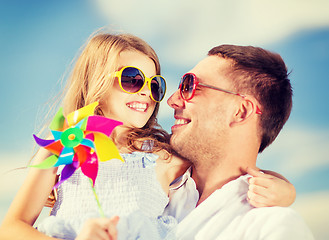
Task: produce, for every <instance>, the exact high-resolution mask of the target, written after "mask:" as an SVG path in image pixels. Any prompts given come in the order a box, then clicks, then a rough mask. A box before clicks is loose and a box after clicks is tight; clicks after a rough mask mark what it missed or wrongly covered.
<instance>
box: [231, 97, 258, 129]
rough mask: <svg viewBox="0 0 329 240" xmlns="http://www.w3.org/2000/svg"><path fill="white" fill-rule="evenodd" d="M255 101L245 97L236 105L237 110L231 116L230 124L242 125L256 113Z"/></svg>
mask: <svg viewBox="0 0 329 240" xmlns="http://www.w3.org/2000/svg"><path fill="white" fill-rule="evenodd" d="M255 102H256V100H255V99H253V98H252V97H249V96H245V97H244V98H243V100H242V101H241V102H240V104H239V105H238V107H239V108H238V109H237V111H236V113H235V115H234V116H233V121H232V124H243V123H244V122H246V121H248V120H249V119H250V118H251V117H252V116H254V115H255V114H256V113H257V111H258V110H257V105H256V104H255Z"/></svg>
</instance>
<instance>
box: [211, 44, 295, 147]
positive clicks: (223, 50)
mask: <svg viewBox="0 0 329 240" xmlns="http://www.w3.org/2000/svg"><path fill="white" fill-rule="evenodd" d="M208 55H209V56H213V55H215V56H219V57H222V58H224V59H230V60H231V61H232V65H231V69H228V72H227V76H228V77H229V78H230V79H232V81H233V85H234V88H235V91H238V92H240V93H242V94H249V95H252V96H253V97H255V98H256V99H257V101H258V102H259V103H260V109H261V111H262V115H261V116H260V127H261V133H260V134H261V135H260V136H261V144H260V148H259V152H262V151H263V150H264V149H265V148H266V147H267V146H269V145H270V144H271V143H272V142H273V141H274V139H275V138H276V137H277V135H278V134H279V132H280V131H281V129H282V127H283V125H284V124H285V123H286V121H287V120H288V118H289V115H290V112H291V108H292V88H291V84H290V80H289V79H288V75H289V74H288V73H287V67H286V65H285V63H284V61H283V60H282V58H281V56H280V55H279V54H276V53H272V52H270V51H267V50H264V49H262V48H258V47H252V46H235V45H220V46H218V47H214V48H213V49H211V50H210V51H209V52H208Z"/></svg>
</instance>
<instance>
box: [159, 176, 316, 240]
mask: <svg viewBox="0 0 329 240" xmlns="http://www.w3.org/2000/svg"><path fill="white" fill-rule="evenodd" d="M249 177H251V176H250V175H244V176H241V177H239V178H238V179H236V180H233V181H231V182H229V183H227V184H226V185H224V186H223V187H222V188H221V189H218V190H216V191H215V192H214V193H213V194H211V195H210V196H209V197H208V198H207V199H206V200H205V201H203V202H202V203H201V204H200V205H199V206H198V207H196V208H195V206H196V204H197V202H198V199H199V194H198V191H197V189H196V185H195V182H194V180H193V179H192V178H191V173H190V170H188V171H187V172H186V173H185V174H184V175H183V176H182V178H181V181H180V182H178V183H176V184H175V185H174V186H173V188H172V189H171V190H170V204H169V205H168V206H167V209H166V214H168V215H171V216H174V217H176V218H177V220H178V221H179V222H180V223H179V224H178V229H177V239H188V240H190V239H200V240H201V239H202V240H206V239H211V240H213V239H225V240H233V239H234V240H242V239H248V240H249V239H251V240H256V239H266V240H269V239H271V240H274V239H275V240H283V239H288V240H294V239H314V238H313V236H312V233H311V232H310V230H309V228H308V227H307V226H306V224H305V223H304V221H303V219H302V218H301V217H300V216H299V215H298V214H297V213H296V212H295V211H294V210H292V209H290V208H285V207H263V208H254V207H252V206H251V205H250V204H249V203H248V201H247V200H246V198H247V191H248V186H249V184H248V178H249Z"/></svg>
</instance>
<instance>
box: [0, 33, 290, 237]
mask: <svg viewBox="0 0 329 240" xmlns="http://www.w3.org/2000/svg"><path fill="white" fill-rule="evenodd" d="M159 75H160V65H159V60H158V57H157V55H156V53H155V52H154V50H153V49H152V48H151V47H150V46H149V45H148V44H147V43H146V42H144V41H143V40H141V39H139V38H137V37H135V36H132V35H128V34H121V35H111V34H101V33H99V34H97V35H95V36H94V37H92V38H91V40H90V41H89V42H88V44H87V45H86V47H85V49H84V50H83V52H82V53H81V55H80V57H79V58H78V59H77V62H76V64H75V67H74V69H73V72H72V74H71V76H70V79H69V81H68V85H67V90H66V96H65V98H64V101H63V108H64V115H67V114H68V113H70V112H73V111H75V110H77V109H79V108H81V107H83V106H85V105H88V104H90V103H92V102H95V101H97V102H99V105H98V106H97V108H96V110H95V114H97V115H103V116H105V117H108V118H112V119H115V120H118V121H121V122H123V125H122V126H119V127H116V128H115V130H114V131H113V132H112V135H111V138H112V139H113V141H114V142H115V143H116V145H117V147H118V149H119V151H120V153H121V155H122V157H123V158H124V159H125V163H122V162H117V161H115V160H111V161H107V162H102V163H100V165H99V172H98V176H97V180H96V183H95V189H96V192H97V194H98V196H99V201H100V203H101V204H102V207H103V210H104V212H105V214H106V215H107V216H108V217H111V216H115V215H118V216H120V221H119V224H118V226H117V227H118V232H119V238H121V239H128V238H129V239H135V238H138V237H140V238H141V239H164V238H166V239H172V238H174V229H175V224H176V220H175V219H174V218H172V217H170V216H162V214H163V211H164V208H165V207H166V205H167V204H168V201H169V198H168V192H169V186H170V183H171V182H172V181H173V180H174V179H176V178H177V177H179V176H181V175H182V174H183V173H184V172H185V171H186V169H187V168H188V167H189V165H190V163H189V162H188V161H184V160H182V159H180V158H178V157H177V156H175V155H173V153H172V150H171V148H170V146H169V144H168V142H169V135H168V134H167V133H166V132H165V131H164V130H162V129H161V128H160V126H159V125H158V124H157V120H156V116H157V113H158V109H159V102H160V101H161V100H162V99H163V96H164V93H165V90H166V86H165V82H164V79H163V78H162V77H161V76H159ZM152 76H155V77H152ZM48 156H49V153H48V152H47V151H46V150H44V149H40V151H39V152H38V154H37V155H36V157H35V161H34V163H35V164H38V163H40V162H42V161H43V160H44V159H45V158H47V157H48ZM56 173H57V168H52V169H46V170H41V169H30V171H29V174H28V176H27V179H26V181H25V182H24V184H23V186H22V187H21V189H20V190H19V192H18V194H17V196H16V197H15V199H14V201H13V203H12V205H11V207H10V208H9V210H8V213H7V215H6V217H5V219H4V221H3V223H2V226H1V229H0V238H1V239H33V240H38V239H53V237H56V238H62V239H74V238H76V237H77V239H88V238H90V239H111V237H110V235H113V234H114V233H115V225H116V223H117V222H118V218H112V219H107V218H97V217H98V214H97V213H98V207H97V203H96V201H95V199H94V195H93V193H92V190H91V187H90V182H89V180H88V179H87V177H85V176H84V175H83V174H82V172H81V171H80V170H79V169H78V170H77V171H76V172H75V173H74V174H73V176H71V177H70V178H69V179H68V180H66V181H65V182H64V183H62V184H61V185H60V186H59V189H58V200H57V201H56V203H55V205H54V207H53V209H52V212H51V216H50V217H48V218H46V219H45V220H44V221H43V222H41V224H40V226H39V227H38V230H40V231H38V230H36V229H35V228H33V224H34V222H35V221H36V219H37V218H38V216H39V214H40V212H41V210H42V208H43V206H44V204H45V202H46V201H47V198H48V195H49V193H50V192H51V190H52V188H53V186H54V184H55V182H56V180H55V179H56ZM265 175H266V174H265ZM271 179H274V180H273V185H275V186H277V188H278V189H279V190H276V191H275V192H269V193H268V196H270V195H271V194H274V195H275V196H279V198H278V199H279V200H280V201H282V200H285V201H284V203H281V202H280V201H277V202H274V203H273V202H271V201H270V200H267V196H257V198H258V199H259V197H260V198H261V199H263V200H264V202H263V203H262V204H265V205H278V204H280V205H290V204H291V203H292V202H293V201H294V193H295V192H294V189H293V190H291V188H292V185H291V184H290V183H289V182H286V181H279V180H278V178H276V177H272V178H271ZM282 189H284V191H282ZM286 192H288V194H285V193H286ZM281 194H282V195H281ZM287 195H288V197H287ZM250 196H251V198H252V197H253V196H256V195H250ZM258 199H257V201H258V202H259V200H258ZM251 200H253V199H251ZM255 204H257V203H255ZM95 217H96V218H97V219H94V220H88V219H93V218H95ZM87 220H88V221H87ZM86 221H87V224H85V225H84V222H86ZM82 226H85V227H83V228H82ZM79 233H80V234H79ZM47 235H48V236H47ZM49 236H50V237H49Z"/></svg>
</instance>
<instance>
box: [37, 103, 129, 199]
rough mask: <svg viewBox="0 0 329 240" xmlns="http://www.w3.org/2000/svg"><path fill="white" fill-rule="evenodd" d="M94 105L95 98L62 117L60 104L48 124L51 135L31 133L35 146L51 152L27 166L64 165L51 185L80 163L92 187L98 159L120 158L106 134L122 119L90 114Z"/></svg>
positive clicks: (67, 174) (64, 177)
mask: <svg viewBox="0 0 329 240" xmlns="http://www.w3.org/2000/svg"><path fill="white" fill-rule="evenodd" d="M97 105H98V102H94V103H92V104H90V105H87V106H85V107H83V108H80V109H78V110H76V111H74V112H72V113H70V114H69V115H68V116H67V117H66V119H65V117H64V115H63V109H62V108H60V109H59V110H58V112H57V113H56V115H55V117H54V119H53V120H52V122H51V124H50V127H49V128H50V130H51V132H52V135H53V137H54V139H51V140H47V139H41V138H38V137H37V136H35V135H33V136H34V139H35V141H36V142H37V144H38V145H39V146H41V147H43V148H45V149H47V150H49V151H50V152H51V153H53V154H54V155H51V156H50V157H48V158H47V159H45V160H44V161H43V162H42V163H40V164H38V165H32V166H31V167H35V168H42V169H45V168H50V167H58V166H60V165H65V167H64V168H63V170H62V172H61V180H60V181H59V182H58V183H57V184H56V185H55V186H54V188H56V187H58V185H60V184H61V183H62V182H63V181H65V180H67V179H68V178H69V177H70V176H72V174H73V173H74V172H75V171H76V170H77V169H78V168H79V167H80V168H81V171H82V173H83V174H84V175H86V176H87V177H89V178H90V179H91V180H92V187H93V190H95V189H94V186H95V181H96V177H97V173H98V161H101V162H104V161H108V160H111V159H114V158H116V159H120V160H121V161H124V160H123V159H122V157H121V156H120V154H119V151H118V149H117V148H116V146H115V144H114V143H113V142H112V140H111V139H110V138H109V136H110V134H111V133H112V131H113V129H114V128H115V127H116V126H119V125H122V123H121V122H118V121H115V120H112V119H109V118H106V117H102V116H93V114H94V110H95V108H96V106H97ZM95 196H96V195H95ZM96 200H97V196H96Z"/></svg>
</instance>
